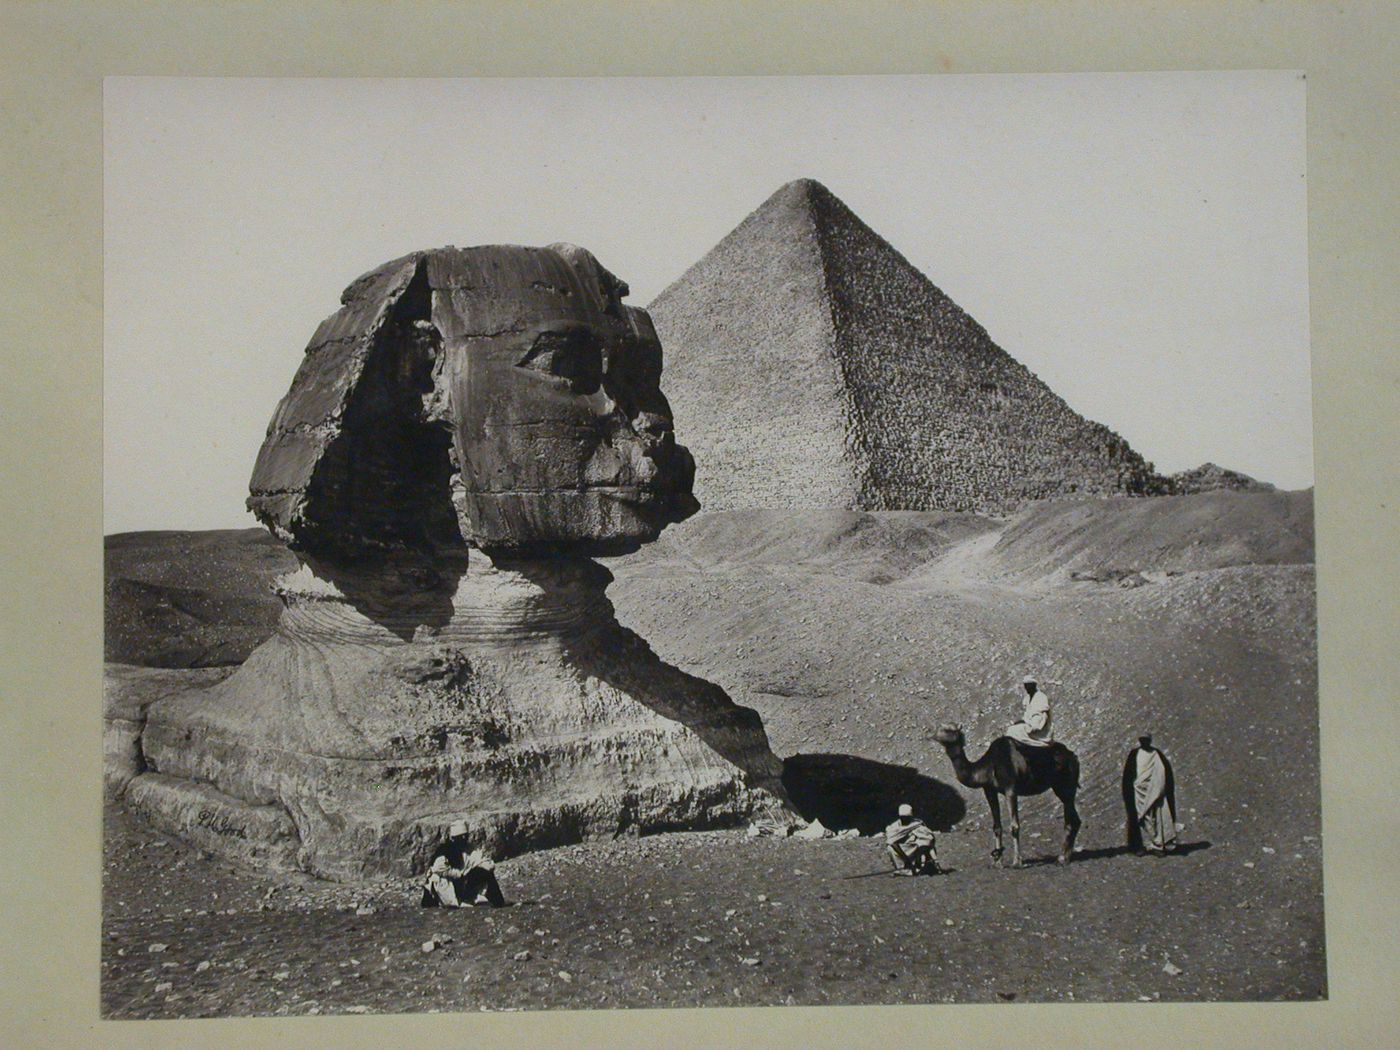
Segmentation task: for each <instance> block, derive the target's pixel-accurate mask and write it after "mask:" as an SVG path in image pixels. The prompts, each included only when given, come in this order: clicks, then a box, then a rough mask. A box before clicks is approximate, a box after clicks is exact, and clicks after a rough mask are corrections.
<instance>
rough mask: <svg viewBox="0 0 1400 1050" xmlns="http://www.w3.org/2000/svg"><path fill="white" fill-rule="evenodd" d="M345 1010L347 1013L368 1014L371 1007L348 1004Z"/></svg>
mask: <svg viewBox="0 0 1400 1050" xmlns="http://www.w3.org/2000/svg"><path fill="white" fill-rule="evenodd" d="M345 1012H346V1013H347V1014H367V1013H369V1007H368V1006H347V1007H346V1008H345Z"/></svg>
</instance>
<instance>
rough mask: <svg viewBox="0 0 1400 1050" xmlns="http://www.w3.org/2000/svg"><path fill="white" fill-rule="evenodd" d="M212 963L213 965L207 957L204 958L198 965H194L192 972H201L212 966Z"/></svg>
mask: <svg viewBox="0 0 1400 1050" xmlns="http://www.w3.org/2000/svg"><path fill="white" fill-rule="evenodd" d="M212 965H213V963H211V962H210V961H209V960H208V959H205V960H204V961H203V962H201V963H200V964H199V965H198V966H196V967H195V968H194V972H195V973H203V972H204V971H205V970H207V969H209V967H210V966H212Z"/></svg>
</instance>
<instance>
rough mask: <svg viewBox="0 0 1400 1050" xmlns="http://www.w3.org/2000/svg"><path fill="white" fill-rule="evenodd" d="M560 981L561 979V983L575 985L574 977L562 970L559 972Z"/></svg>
mask: <svg viewBox="0 0 1400 1050" xmlns="http://www.w3.org/2000/svg"><path fill="white" fill-rule="evenodd" d="M559 979H560V980H561V981H563V982H564V983H565V984H573V983H574V975H573V974H571V973H570V972H569V971H568V970H560V971H559Z"/></svg>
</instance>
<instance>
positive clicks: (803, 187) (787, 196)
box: [768, 178, 835, 203]
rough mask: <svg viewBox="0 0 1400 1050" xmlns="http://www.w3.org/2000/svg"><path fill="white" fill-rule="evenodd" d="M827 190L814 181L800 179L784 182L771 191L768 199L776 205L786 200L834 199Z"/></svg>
mask: <svg viewBox="0 0 1400 1050" xmlns="http://www.w3.org/2000/svg"><path fill="white" fill-rule="evenodd" d="M834 196H835V194H833V193H832V192H831V191H830V190H829V189H827V188H826V187H825V186H823V185H822V184H821V183H820V182H818V181H817V180H816V179H810V178H801V179H793V180H792V181H791V182H785V183H783V184H782V185H781V186H779V187H778V188H777V189H776V190H774V191H773V194H772V195H771V196H770V197H769V198H768V201H769V202H773V203H777V202H779V201H788V200H794V199H795V200H813V199H816V198H819V197H834Z"/></svg>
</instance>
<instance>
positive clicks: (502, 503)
mask: <svg viewBox="0 0 1400 1050" xmlns="http://www.w3.org/2000/svg"><path fill="white" fill-rule="evenodd" d="M428 280H429V285H430V286H431V288H432V320H433V325H434V327H435V328H437V329H438V331H439V332H441V333H442V338H443V349H442V357H441V368H440V370H439V373H438V375H437V377H436V379H435V384H434V385H435V387H437V388H438V389H439V390H443V391H445V393H446V395H447V396H446V398H445V400H446V401H448V402H449V403H450V405H451V411H450V416H451V425H452V428H453V448H454V450H455V454H456V457H457V460H458V463H457V465H458V467H459V471H460V473H459V479H458V483H457V492H456V493H454V502H456V503H457V504H458V507H459V514H458V516H459V519H460V521H461V524H462V530H463V535H464V536H467V537H468V538H469V539H470V540H471V542H472V543H473V544H474V545H476V546H478V547H482V548H484V549H487V550H505V551H515V552H531V551H548V550H550V549H553V550H568V551H570V552H575V553H577V552H587V553H593V554H601V553H613V552H618V551H623V550H627V549H632V548H635V546H636V545H637V544H639V543H643V542H646V541H649V540H652V539H654V538H655V537H656V535H657V533H658V532H660V530H661V529H662V528H663V527H665V525H667V524H668V523H670V522H673V521H679V520H680V519H682V518H684V517H686V516H687V515H689V514H690V513H692V512H693V511H694V510H695V509H696V507H697V506H698V504H696V502H695V500H694V497H693V496H692V495H691V484H692V482H693V480H694V472H695V467H694V462H693V460H692V459H691V457H690V454H689V453H688V452H687V451H686V450H685V449H684V448H682V447H680V446H679V445H677V444H676V441H675V436H674V434H673V432H672V421H671V409H670V406H669V405H668V404H667V403H666V399H665V397H664V396H663V395H662V393H661V386H660V380H661V344H660V341H659V340H658V339H657V337H656V331H655V329H654V328H653V327H652V324H651V319H650V318H649V317H648V316H647V314H646V312H645V311H643V310H638V309H634V308H631V307H627V306H623V305H622V302H621V298H622V296H623V295H625V294H626V292H627V287H626V285H624V284H623V283H622V282H621V281H619V280H618V279H617V278H616V277H614V276H613V275H612V274H610V273H609V272H608V271H607V270H605V269H604V268H603V267H602V266H601V265H599V264H598V262H597V261H596V260H595V259H594V258H593V256H592V255H590V254H589V253H587V252H586V251H584V250H583V249H580V248H575V247H573V246H570V245H556V246H552V247H550V248H544V249H533V248H516V247H493V248H467V249H461V250H456V251H451V252H450V253H449V252H443V253H439V254H435V255H434V256H432V257H430V259H429V269H428Z"/></svg>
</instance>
